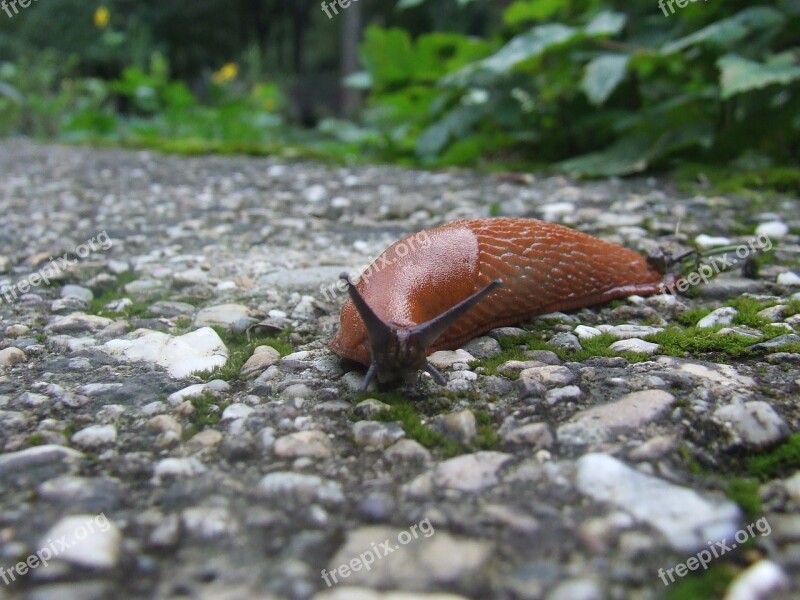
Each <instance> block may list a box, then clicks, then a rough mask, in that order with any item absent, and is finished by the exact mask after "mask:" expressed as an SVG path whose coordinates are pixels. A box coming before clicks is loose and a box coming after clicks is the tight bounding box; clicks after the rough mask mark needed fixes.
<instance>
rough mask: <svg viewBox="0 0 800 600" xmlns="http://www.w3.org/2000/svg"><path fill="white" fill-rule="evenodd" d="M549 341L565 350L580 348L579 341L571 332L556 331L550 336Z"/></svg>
mask: <svg viewBox="0 0 800 600" xmlns="http://www.w3.org/2000/svg"><path fill="white" fill-rule="evenodd" d="M550 343H551V344H552V345H553V346H555V347H557V348H564V349H565V350H580V349H581V348H582V346H581V342H580V340H579V339H578V337H577V336H575V335H573V334H571V333H557V334H555V335H554V336H553V337H551V338H550Z"/></svg>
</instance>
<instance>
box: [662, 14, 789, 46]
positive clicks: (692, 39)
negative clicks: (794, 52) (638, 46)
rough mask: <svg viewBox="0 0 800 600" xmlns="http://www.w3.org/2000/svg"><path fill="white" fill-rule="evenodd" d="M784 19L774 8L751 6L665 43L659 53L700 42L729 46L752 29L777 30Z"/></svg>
mask: <svg viewBox="0 0 800 600" xmlns="http://www.w3.org/2000/svg"><path fill="white" fill-rule="evenodd" d="M785 21H786V19H785V17H784V16H783V15H782V14H781V13H780V11H778V10H777V9H775V8H771V7H769V6H753V7H751V8H747V9H745V10H743V11H741V12H740V13H737V14H735V15H734V16H732V17H729V18H727V19H722V20H721V21H717V22H715V23H712V24H711V25H708V26H706V27H703V28H702V29H700V30H699V31H695V32H694V33H692V34H690V35H687V36H686V37H682V38H680V39H679V40H675V41H674V42H670V43H668V44H665V45H664V47H663V48H661V53H662V54H671V53H673V52H680V51H681V50H684V49H685V48H688V47H689V46H693V45H695V44H700V43H710V44H714V45H717V46H722V47H726V48H730V47H732V46H734V45H735V44H736V43H737V42H739V41H741V40H742V39H744V38H745V37H747V35H748V34H750V33H751V32H753V31H759V30H764V31H768V30H778V29H780V27H781V26H783V24H784V23H785Z"/></svg>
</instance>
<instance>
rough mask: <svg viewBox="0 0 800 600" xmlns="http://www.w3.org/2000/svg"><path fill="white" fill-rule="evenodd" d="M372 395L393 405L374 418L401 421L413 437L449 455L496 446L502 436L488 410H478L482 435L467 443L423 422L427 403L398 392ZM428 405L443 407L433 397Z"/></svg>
mask: <svg viewBox="0 0 800 600" xmlns="http://www.w3.org/2000/svg"><path fill="white" fill-rule="evenodd" d="M370 396H371V397H373V398H376V399H378V400H380V401H381V402H383V403H385V404H388V405H389V406H390V408H389V409H387V410H384V411H382V412H380V413H378V414H377V415H375V416H374V417H373V418H372V420H374V421H381V422H384V423H388V422H392V421H399V422H400V423H401V424H402V426H403V431H405V432H406V435H407V436H408V437H409V438H411V439H413V440H416V441H417V442H419V443H420V444H422V445H423V446H425V447H426V448H429V449H431V450H437V451H438V452H440V453H441V455H442V456H443V457H445V458H447V457H452V456H457V455H459V454H464V453H467V452H474V451H475V450H479V449H481V450H488V449H490V448H493V447H495V446H496V445H497V442H498V440H499V436H498V435H497V432H496V431H495V430H494V427H493V423H494V422H493V419H492V417H491V415H490V414H489V413H487V412H485V411H480V410H478V411H474V413H475V419H476V420H477V422H478V435H477V437H476V439H475V441H474V442H473V443H472V444H469V445H466V446H465V445H462V444H460V443H458V442H456V441H454V440H451V439H448V438H447V437H445V436H444V435H442V434H441V433H439V432H438V431H435V430H433V429H432V428H430V427H428V426H427V425H425V424H424V423H423V422H422V419H423V417H422V415H421V414H420V413H419V411H418V410H417V407H418V406H425V403H422V404H420V403H416V404H415V403H412V402H410V401H409V400H408V399H407V398H405V397H404V396H403V395H401V394H399V393H396V392H379V393H373V394H370ZM428 408H432V409H434V410H436V409H437V408H440V407H437V406H434V402H433V401H430V406H428ZM437 412H438V410H437Z"/></svg>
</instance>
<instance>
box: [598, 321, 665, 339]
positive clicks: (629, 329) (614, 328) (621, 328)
mask: <svg viewBox="0 0 800 600" xmlns="http://www.w3.org/2000/svg"><path fill="white" fill-rule="evenodd" d="M597 328H598V329H599V330H600V331H602V332H603V333H608V334H611V335H613V336H614V337H616V338H619V339H621V340H625V339H628V338H643V337H646V336H648V335H654V334H656V333H661V332H662V331H664V328H663V327H652V326H650V325H599V326H598V327H597Z"/></svg>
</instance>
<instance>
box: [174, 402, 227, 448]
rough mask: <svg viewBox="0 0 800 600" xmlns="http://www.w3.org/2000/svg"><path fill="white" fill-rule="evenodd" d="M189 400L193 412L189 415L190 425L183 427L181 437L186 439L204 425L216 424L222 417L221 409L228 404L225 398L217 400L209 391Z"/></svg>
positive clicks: (204, 426) (200, 429)
mask: <svg viewBox="0 0 800 600" xmlns="http://www.w3.org/2000/svg"><path fill="white" fill-rule="evenodd" d="M189 402H191V403H192V406H193V407H194V412H193V413H192V414H191V416H190V417H189V419H190V421H191V423H190V425H189V426H188V427H187V428H186V429H184V434H183V437H184V439H187V440H188V439H190V438H191V437H193V436H194V435H195V434H196V433H198V432H199V431H202V430H203V429H205V428H206V427H213V426H214V425H217V424H218V423H219V421H220V419H221V418H222V411H224V410H225V409H226V408H227V407H228V405H229V404H230V402H229V401H227V400H222V401H221V400H219V399H218V398H217V397H216V396H215V395H214V394H212V393H210V392H205V393H203V394H201V395H200V396H196V397H194V398H190V399H189Z"/></svg>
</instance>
